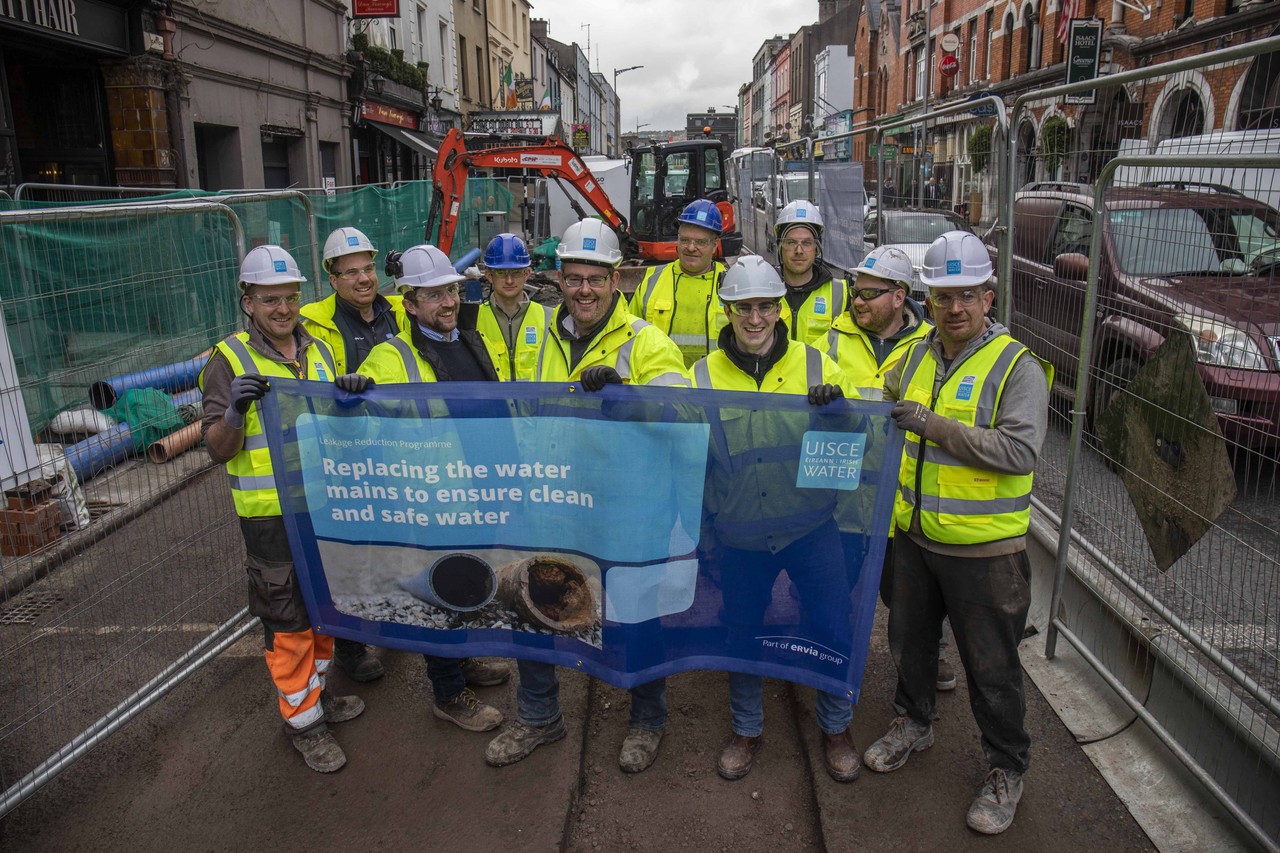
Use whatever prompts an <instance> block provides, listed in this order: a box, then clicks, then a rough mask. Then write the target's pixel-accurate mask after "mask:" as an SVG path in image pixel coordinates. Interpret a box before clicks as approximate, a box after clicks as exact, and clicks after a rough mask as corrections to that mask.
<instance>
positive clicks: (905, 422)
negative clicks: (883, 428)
mask: <svg viewBox="0 0 1280 853" xmlns="http://www.w3.org/2000/svg"><path fill="white" fill-rule="evenodd" d="M889 414H890V416H892V418H893V422H894V423H896V424H897V425H898V426H899V427H900V428H902V429H905V430H906V431H907V432H914V433H915V434H916V435H919V436H924V432H925V429H927V428H928V426H929V415H930V414H931V412H930V411H929V408H928V406H926V405H925V404H924V403H914V402H911V401H909V400H899V401H898V402H896V403H894V404H893V411H892V412H890V413H889Z"/></svg>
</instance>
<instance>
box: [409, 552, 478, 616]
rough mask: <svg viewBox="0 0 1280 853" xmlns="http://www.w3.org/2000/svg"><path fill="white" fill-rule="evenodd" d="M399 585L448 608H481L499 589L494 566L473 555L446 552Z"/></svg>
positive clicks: (410, 592) (471, 609) (428, 600)
mask: <svg viewBox="0 0 1280 853" xmlns="http://www.w3.org/2000/svg"><path fill="white" fill-rule="evenodd" d="M400 586H401V587H402V588H403V589H404V590H405V591H406V592H408V593H409V594H411V595H413V596H414V597H415V598H420V599H422V600H423V601H425V602H427V603H428V604H433V605H435V606H436V607H441V608H444V609H445V610H453V611H456V612H459V613H468V612H470V611H473V610H479V609H480V608H482V607H484V606H485V605H486V604H488V603H489V602H490V601H493V595H494V593H495V592H496V591H497V589H498V579H497V576H496V575H495V574H494V571H493V567H492V566H490V565H489V564H488V563H486V562H485V561H484V560H482V559H480V558H479V557H476V556H474V555H472V554H464V553H453V554H445V555H444V556H443V557H440V558H439V559H437V560H436V561H435V562H434V563H432V564H431V565H430V566H428V567H427V568H425V569H423V570H422V571H421V572H419V573H418V574H416V575H414V576H413V577H411V578H405V579H403V580H401V581H400Z"/></svg>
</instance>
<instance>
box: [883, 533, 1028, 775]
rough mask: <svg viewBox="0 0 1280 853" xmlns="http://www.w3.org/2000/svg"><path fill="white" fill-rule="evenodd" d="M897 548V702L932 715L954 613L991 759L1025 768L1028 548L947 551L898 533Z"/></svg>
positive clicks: (922, 716) (922, 718)
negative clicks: (943, 641)
mask: <svg viewBox="0 0 1280 853" xmlns="http://www.w3.org/2000/svg"><path fill="white" fill-rule="evenodd" d="M893 553H894V566H893V569H894V572H893V607H891V608H890V610H889V650H890V651H891V652H892V654H893V662H894V663H895V664H896V665H897V667H898V690H897V694H896V696H895V697H894V704H895V705H897V706H898V708H900V709H902V710H904V711H905V712H906V715H907V716H908V717H910V718H911V720H912V721H914V722H916V723H919V724H921V725H929V723H930V721H931V720H932V719H933V718H934V700H935V693H936V685H937V681H938V641H939V638H940V636H941V633H942V619H943V617H945V616H950V617H951V628H952V631H953V633H954V635H955V645H956V651H958V652H959V654H960V661H961V663H963V664H964V669H965V675H966V677H967V679H968V685H969V705H970V707H971V708H972V710H973V718H974V721H975V722H976V723H977V724H978V729H979V730H980V731H981V732H982V748H983V751H984V752H985V753H986V756H987V763H988V764H989V765H990V766H992V767H999V768H1003V769H1005V770H1016V771H1018V772H1025V771H1026V769H1027V768H1028V767H1029V766H1030V763H1031V757H1030V749H1031V737H1030V735H1028V734H1027V729H1026V715H1027V700H1026V692H1025V690H1024V687H1023V682H1022V661H1021V660H1020V659H1019V657H1018V643H1019V641H1020V640H1021V639H1022V632H1023V630H1024V628H1025V627H1026V623H1027V610H1028V609H1029V608H1030V605H1031V566H1030V563H1029V562H1028V561H1027V554H1026V552H1025V551H1020V552H1018V553H1016V554H1007V555H1004V556H999V557H976V558H965V557H951V556H944V555H942V554H936V553H934V552H931V551H928V550H926V549H924V548H921V547H920V546H919V545H918V544H916V542H915V541H914V540H912V539H911V538H910V537H909V536H905V535H903V534H901V533H899V534H898V535H897V536H895V537H894V543H893Z"/></svg>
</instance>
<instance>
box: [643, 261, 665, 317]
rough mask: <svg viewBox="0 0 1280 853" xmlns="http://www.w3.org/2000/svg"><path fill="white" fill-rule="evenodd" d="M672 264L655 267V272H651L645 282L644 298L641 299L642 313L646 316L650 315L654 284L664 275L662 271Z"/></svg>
mask: <svg viewBox="0 0 1280 853" xmlns="http://www.w3.org/2000/svg"><path fill="white" fill-rule="evenodd" d="M669 266H671V264H663V265H662V266H657V267H654V268H653V272H651V273H649V277H648V278H647V279H645V283H644V299H642V300H640V314H641V315H642V316H644V317H646V318H647V317H648V316H649V297H651V296H653V291H654V284H656V283H657V281H658V279H659V278H661V277H662V273H663V271H664V270H666V268H667V267H669Z"/></svg>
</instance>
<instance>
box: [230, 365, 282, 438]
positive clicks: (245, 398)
mask: <svg viewBox="0 0 1280 853" xmlns="http://www.w3.org/2000/svg"><path fill="white" fill-rule="evenodd" d="M270 388H271V383H270V382H268V381H267V377H265V376H261V375H259V374H257V373H246V374H244V375H243V376H237V377H236V378H235V379H232V380H231V405H229V406H227V410H226V411H225V412H223V413H222V419H223V420H225V421H226V422H227V423H228V424H230V425H231V426H233V427H235V428H237V429H239V428H240V427H242V426H244V414H245V412H247V411H249V407H250V406H252V405H253V403H254V401H255V400H261V399H262V395H263V394H265V393H267V391H268V390H270Z"/></svg>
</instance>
